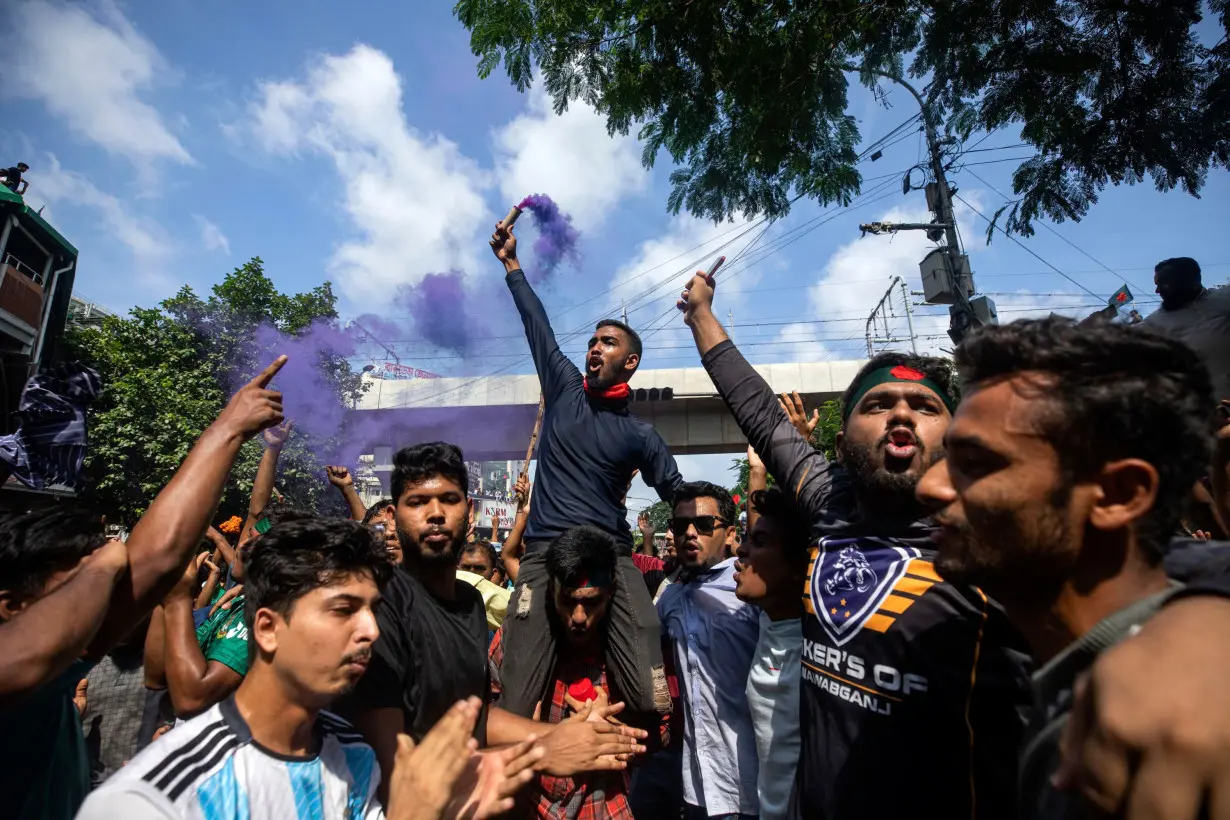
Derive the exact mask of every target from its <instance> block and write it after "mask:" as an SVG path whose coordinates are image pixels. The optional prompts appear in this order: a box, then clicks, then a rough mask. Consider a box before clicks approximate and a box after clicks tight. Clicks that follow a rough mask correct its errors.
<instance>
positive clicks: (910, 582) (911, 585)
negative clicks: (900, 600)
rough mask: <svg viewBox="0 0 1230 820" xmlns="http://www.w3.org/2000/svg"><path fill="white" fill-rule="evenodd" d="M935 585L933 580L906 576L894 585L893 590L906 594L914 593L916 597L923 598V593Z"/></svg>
mask: <svg viewBox="0 0 1230 820" xmlns="http://www.w3.org/2000/svg"><path fill="white" fill-rule="evenodd" d="M933 586H935V583H934V582H932V581H924V580H922V579H921V578H911V577H910V576H908V575H907V576H905V577H904V578H902V579H901V580H900V581H898V582H897V583H896V584H895V585H894V586H893V592H900V593H903V594H905V595H913V596H914V597H915V598H921V597H922V595H923V593H924V592H926V591H927V590H929V589H931V587H933Z"/></svg>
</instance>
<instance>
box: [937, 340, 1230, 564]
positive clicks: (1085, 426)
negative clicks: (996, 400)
mask: <svg viewBox="0 0 1230 820" xmlns="http://www.w3.org/2000/svg"><path fill="white" fill-rule="evenodd" d="M956 362H957V368H958V370H959V371H960V373H961V378H962V380H963V381H964V382H965V383H966V384H967V385H977V384H982V383H985V382H989V381H993V380H997V379H1003V378H1008V377H1010V376H1014V375H1016V374H1019V373H1023V372H1027V371H1032V372H1037V373H1040V374H1046V375H1048V376H1051V377H1052V378H1051V379H1050V380H1048V381H1046V382H1044V383H1042V384H1040V385H1039V390H1040V391H1042V395H1044V396H1045V397H1046V398H1047V399H1049V400H1050V401H1051V402H1053V404H1054V406H1055V412H1053V413H1049V414H1047V416H1046V417H1045V418H1044V419H1042V420H1041V422H1040V426H1041V430H1040V432H1041V434H1042V435H1044V436H1046V438H1047V439H1048V440H1049V441H1050V443H1051V444H1052V445H1053V446H1054V447H1055V451H1056V454H1057V455H1058V458H1059V464H1060V466H1061V468H1062V469H1063V472H1064V477H1065V480H1066V481H1067V482H1068V483H1071V482H1072V481H1075V480H1079V479H1081V478H1084V477H1086V476H1090V475H1093V474H1094V473H1096V472H1097V471H1098V470H1100V469H1101V468H1102V466H1103V465H1104V464H1106V463H1107V462H1109V461H1115V460H1118V459H1124V458H1139V459H1142V460H1144V461H1147V462H1148V463H1150V464H1152V465H1153V467H1154V469H1156V470H1157V473H1158V491H1157V501H1156V502H1155V503H1154V505H1153V509H1152V510H1151V511H1150V512H1149V514H1148V515H1147V516H1145V517H1144V518H1143V519H1142V520H1141V522H1140V524H1139V526H1138V528H1137V532H1138V534H1139V536H1140V542H1141V547H1142V549H1143V550H1144V552H1145V556H1146V557H1147V558H1149V559H1150V560H1154V561H1158V560H1160V559H1161V556H1162V551H1163V550H1164V548H1165V546H1166V544H1167V542H1168V541H1169V538H1170V536H1171V534H1173V532H1174V531H1175V528H1176V527H1177V526H1178V524H1179V520H1180V518H1181V516H1182V514H1183V509H1184V504H1185V503H1186V501H1187V497H1188V495H1189V494H1190V493H1191V489H1192V485H1193V484H1195V483H1196V480H1197V479H1199V477H1200V476H1201V475H1203V474H1204V472H1205V470H1207V469H1208V465H1209V462H1210V458H1211V456H1212V446H1213V437H1212V431H1211V429H1210V416H1211V410H1212V408H1213V406H1214V403H1213V388H1212V383H1211V381H1210V379H1209V372H1208V370H1207V369H1206V368H1205V366H1204V364H1202V363H1201V361H1200V358H1199V357H1198V356H1197V355H1196V353H1195V352H1194V351H1192V350H1191V348H1189V347H1187V346H1186V345H1184V344H1182V343H1181V342H1176V341H1172V340H1170V339H1166V338H1163V337H1161V336H1155V335H1153V334H1152V333H1148V332H1146V331H1143V330H1141V329H1139V328H1133V327H1131V326H1128V325H1121V324H1112V323H1110V322H1098V323H1095V324H1091V325H1087V326H1084V327H1080V326H1078V325H1077V324H1076V322H1074V321H1073V320H1071V319H1067V318H1064V317H1060V316H1052V317H1050V318H1047V319H1024V320H1020V321H1017V322H1013V323H1012V324H1008V325H999V326H990V327H983V328H980V329H979V330H978V331H977V332H975V333H974V334H972V335H971V336H970V337H969V339H967V340H966V341H965V343H964V344H962V345H961V346H960V347H958V348H957V350H956Z"/></svg>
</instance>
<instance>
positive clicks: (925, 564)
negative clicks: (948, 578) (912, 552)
mask: <svg viewBox="0 0 1230 820" xmlns="http://www.w3.org/2000/svg"><path fill="white" fill-rule="evenodd" d="M905 571H906V572H907V573H909V574H910V575H915V576H917V577H919V578H926V579H928V580H929V581H931V582H932V583H933V584H938V583H939V582H940V581H942V580H943V579H942V578H940V574H939V573H938V572H936V571H935V564H932V563H931V562H930V561H926V560H924V559H922V558H915V559H914V560H912V561H910V565H909V566H908V567H906V569H905Z"/></svg>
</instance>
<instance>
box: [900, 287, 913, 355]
mask: <svg viewBox="0 0 1230 820" xmlns="http://www.w3.org/2000/svg"><path fill="white" fill-rule="evenodd" d="M897 282H898V284H900V285H901V301H902V302H904V303H905V323H906V325H908V326H909V328H910V350H912V351H913V352H914V355H915V356H917V355H918V339H917V338H916V337H915V336H914V308H913V307H912V306H911V305H910V292H909V291H908V290H906V289H905V280H904V279H902V278H901V277H900V276H898V277H897Z"/></svg>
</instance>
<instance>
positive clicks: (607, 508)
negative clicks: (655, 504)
mask: <svg viewBox="0 0 1230 820" xmlns="http://www.w3.org/2000/svg"><path fill="white" fill-rule="evenodd" d="M510 216H513V218H515V212H513V213H511V214H510ZM510 223H511V220H510ZM490 244H491V250H492V251H493V252H494V253H495V256H496V258H497V259H499V260H500V262H501V263H503V265H504V270H505V272H506V273H507V280H506V281H507V283H508V289H509V290H510V291H511V292H512V295H513V300H514V301H515V302H516V304H517V310H518V312H519V313H520V314H521V321H522V322H523V323H524V325H525V335H526V338H527V339H528V340H529V343H530V351H531V353H533V356H534V366H535V368H536V369H537V371H538V379H539V382H540V383H541V385H542V393H543V396H544V398H545V400H546V410H545V413H544V415H543V423H542V433H541V435H540V438H539V440H538V473H537V477H536V479H535V483H536V485H537V486H536V487H535V489H536V490H537V492H535V494H534V495H535V499H534V504H533V506H532V507H531V508H530V516H529V522H528V524H527V525H526V532H525V545H526V546H525V557H524V558H522V560H521V571H520V574H519V576H518V578H517V587H516V590H515V591H514V592H513V596H512V600H511V601H510V602H509V607H508V613H509V614H508V617H507V619H506V620H505V621H504V638H503V640H504V646H505V650H506V652H505V656H504V664H503V668H502V670H501V679H502V683H503V686H502V690H503V691H502V692H501V695H500V706H501V707H502V708H504V709H507V710H508V711H510V712H513V713H515V714H519V715H523V716H526V717H528V716H529V715H531V714H532V713H533V711H534V706H535V705H536V704H537V703H538V701H539V700H541V699H542V696H543V694H544V692H545V691H546V687H547V684H548V677H549V673H550V671H551V670H550V663H551V659H552V658H554V657H555V639H554V636H553V635H552V632H551V626H550V620H549V617H548V613H547V598H548V594H547V586H548V578H547V568H546V563H545V555H546V552H545V551H546V548H547V545H548V544H549V543H550V542H551V541H552V540H553V539H555V538H556V537H557V536H559V535H560V534H562V533H564V532H566V531H567V530H569V529H571V528H573V527H575V526H577V525H578V524H591V525H593V526H596V527H598V528H599V529H602V530H604V531H606V532H607V533H609V534H611V535H612V536H614V537H615V540H616V542H617V543H618V545H619V560H618V563H617V566H618V570H617V576H618V577H617V578H616V583H615V593H614V599H613V600H612V602H611V611H610V616H609V622H608V627H607V628H608V635H609V641H608V643H607V646H608V649H607V652H608V657H607V664H608V668H609V670H610V672H611V675H612V677H613V679H614V683H615V686H616V688H617V689H618V690H619V691H620V692H621V693H622V694H623V696H624V699H625V702H626V703H627V705H628V709H629V711H635V712H659V713H666V712H669V711H670V708H671V698H670V692H669V690H668V688H667V682H666V676H665V673H664V671H663V666H662V646H661V642H660V636H659V625H658V617H657V612H656V611H655V610H654V606H653V601H652V600H651V599H650V597H649V592H648V590H646V588H645V583H644V581H643V580H642V579H641V575H640V572H639V570H637V568H636V565H635V564H634V563H633V562H632V558H631V555H632V532H631V528H630V527H629V526H628V522H627V517H626V510H625V507H624V496H625V495H626V494H627V491H628V485H629V483H630V482H631V481H632V477H633V474H634V473H635V471H637V470H640V472H641V476H642V478H643V479H644V480H645V483H646V484H647V485H648V486H650V487H653V488H654V489H655V490H656V491H657V493H658V495H659V496H660V497H661V498H662V499H663V500H664V501H667V502H670V501H671V499H672V496H673V495H674V492H675V488H676V487H678V486H679V484H680V483H681V482H682V478H681V477H680V475H679V468H678V467H677V466H676V465H675V459H674V457H673V456H672V455H671V454H670V451H669V450H668V449H667V447H666V443H665V442H664V441H662V438H661V436H659V435H658V433H657V431H655V430H654V429H653V427H652V426H650V425H649V424H646V423H645V422H643V421H640V420H639V419H637V418H635V417H634V416H632V415H631V414H630V413H629V412H628V396H629V394H630V392H631V391H630V389H629V388H628V380H629V379H631V378H632V374H633V373H635V372H636V368H637V366H638V365H640V361H641V340H640V337H639V336H637V334H636V332H635V331H633V330H632V329H631V328H630V327H628V326H627V325H625V324H623V323H622V322H617V321H615V320H613V319H605V320H603V321H601V322H599V323H598V326H597V328H595V331H594V335H593V338H591V339H590V341H589V349H588V352H587V353H586V357H585V373H584V375H582V373H581V372H580V371H579V370H578V369H577V367H576V365H574V364H573V363H572V362H570V361H568V359H567V358H566V357H565V356H564V354H563V353H562V352H561V351H560V349H559V343H558V342H556V340H555V332H554V331H553V330H552V329H551V323H550V321H549V320H548V319H547V314H546V311H545V310H544V309H543V306H542V302H540V301H539V299H538V297H537V296H536V295H535V294H534V291H533V289H532V288H531V287H530V284H529V282H528V281H527V280H526V277H525V273H524V272H523V271H522V270H521V263H520V262H518V261H517V238H516V237H515V236H514V235H513V230H512V225H511V224H509V225H508V226H507V227H506V226H505V223H504V222H498V223H496V229H495V233H494V234H492V236H491V243H490Z"/></svg>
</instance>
